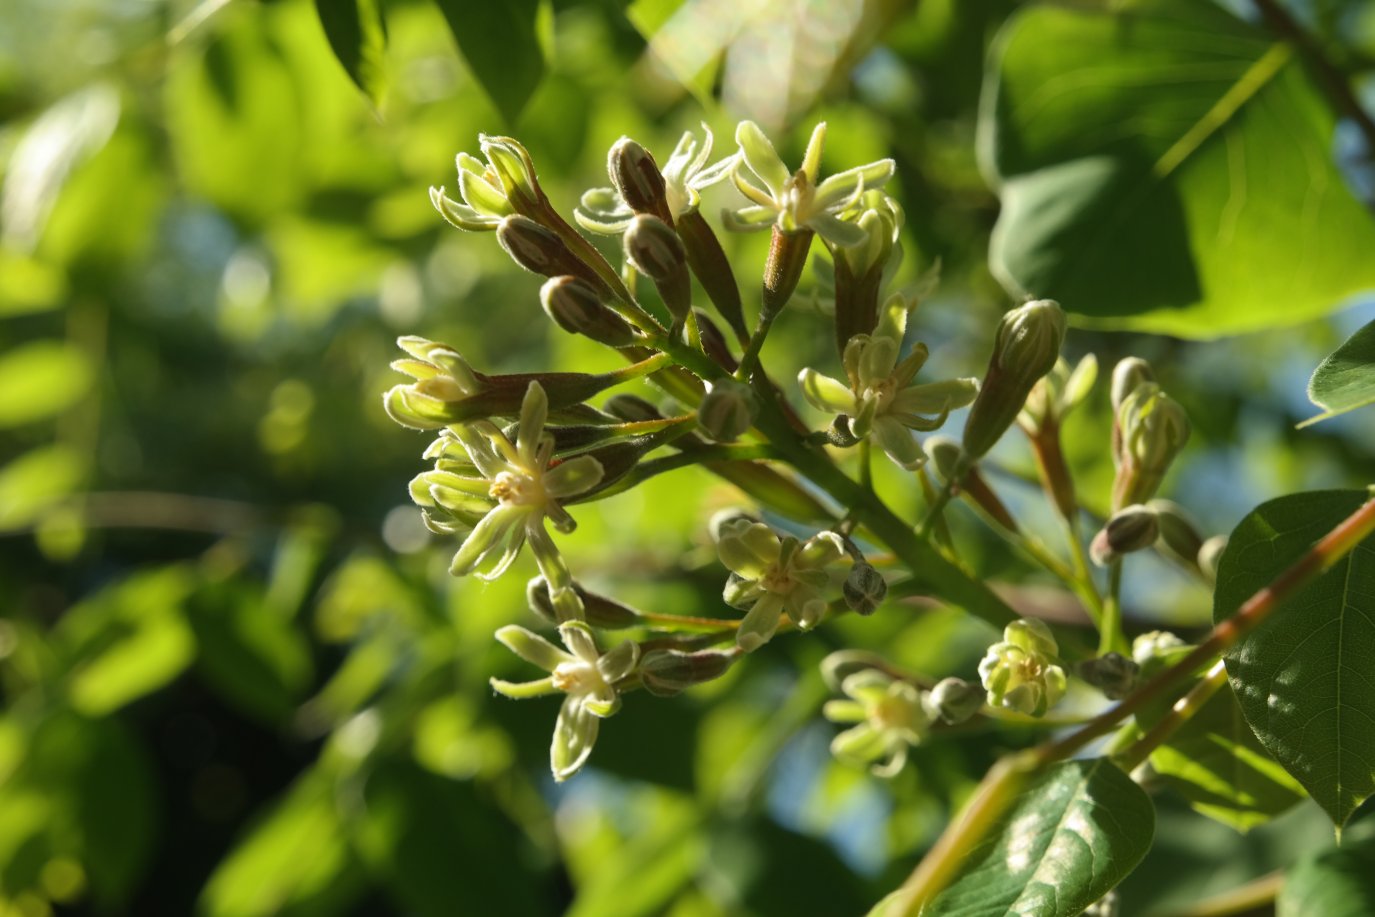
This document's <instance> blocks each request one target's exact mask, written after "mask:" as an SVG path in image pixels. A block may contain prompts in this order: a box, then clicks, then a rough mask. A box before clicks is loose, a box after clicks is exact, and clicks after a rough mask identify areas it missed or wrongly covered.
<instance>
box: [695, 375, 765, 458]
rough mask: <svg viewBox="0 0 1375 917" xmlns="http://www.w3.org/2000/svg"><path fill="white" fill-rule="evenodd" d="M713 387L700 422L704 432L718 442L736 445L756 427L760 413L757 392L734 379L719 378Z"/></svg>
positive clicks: (700, 409) (699, 412)
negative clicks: (756, 420) (757, 404)
mask: <svg viewBox="0 0 1375 917" xmlns="http://www.w3.org/2000/svg"><path fill="white" fill-rule="evenodd" d="M710 385H711V388H710V390H709V391H708V392H707V393H706V395H705V396H704V397H703V398H702V403H701V405H699V406H698V408H697V422H698V424H699V425H700V426H701V428H702V432H703V433H705V434H706V435H707V436H709V437H711V438H712V439H713V440H715V441H716V442H718V443H730V442H734V441H735V440H737V439H739V438H740V436H741V434H743V433H744V432H745V431H746V430H748V429H749V428H750V427H751V426H753V424H754V416H755V413H756V412H757V410H758V407H757V406H756V404H755V400H754V392H752V391H750V387H749V386H748V385H746V384H745V383H743V382H739V381H737V380H735V379H731V378H723V379H717V380H716V381H715V382H712V383H710Z"/></svg>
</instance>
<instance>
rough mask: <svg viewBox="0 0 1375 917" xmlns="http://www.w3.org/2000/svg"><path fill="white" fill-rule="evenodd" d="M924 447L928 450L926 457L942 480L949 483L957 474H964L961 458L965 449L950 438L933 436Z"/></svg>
mask: <svg viewBox="0 0 1375 917" xmlns="http://www.w3.org/2000/svg"><path fill="white" fill-rule="evenodd" d="M922 446H923V448H924V449H925V450H926V457H927V458H929V459H930V460H931V464H932V465H933V466H935V469H936V471H937V472H938V473H939V474H940V476H941V480H943V481H948V480H950V479H951V478H952V477H953V476H954V475H955V474H957V473H961V474H962V473H963V470H962V469H960V456H961V455H962V454H963V453H964V449H963V448H961V446H960V444H959V443H957V442H955V441H954V440H953V439H951V438H950V437H948V436H932V437H929V438H928V439H927V440H926V442H925V443H923V444H922Z"/></svg>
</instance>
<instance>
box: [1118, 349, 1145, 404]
mask: <svg viewBox="0 0 1375 917" xmlns="http://www.w3.org/2000/svg"><path fill="white" fill-rule="evenodd" d="M1154 381H1155V370H1153V369H1151V364H1149V363H1147V362H1146V361H1145V360H1143V359H1141V358H1140V357H1127V358H1126V359H1124V360H1121V361H1120V362H1118V364H1117V365H1116V366H1115V367H1113V370H1112V409H1113V410H1114V411H1116V410H1118V409H1119V408H1121V407H1122V402H1124V401H1126V400H1127V396H1128V395H1130V394H1131V393H1132V392H1134V391H1136V389H1137V388H1138V387H1139V386H1140V385H1141V383H1143V382H1154Z"/></svg>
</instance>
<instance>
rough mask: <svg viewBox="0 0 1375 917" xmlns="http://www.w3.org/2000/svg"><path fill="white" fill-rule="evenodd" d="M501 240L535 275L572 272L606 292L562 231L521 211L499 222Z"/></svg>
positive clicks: (511, 254)
mask: <svg viewBox="0 0 1375 917" xmlns="http://www.w3.org/2000/svg"><path fill="white" fill-rule="evenodd" d="M497 241H498V242H499V243H501V247H502V248H504V249H505V250H506V253H507V254H508V255H510V256H511V260H512V261H514V262H515V263H516V264H518V265H520V266H521V267H523V268H525V269H526V270H527V271H529V272H531V273H532V274H541V275H543V276H545V277H558V276H560V275H563V274H570V275H572V276H574V277H577V278H578V279H580V280H584V281H586V282H587V283H589V284H591V285H592V286H593V287H594V288H595V289H597V290H599V291H602V290H604V289H605V288H604V285H603V284H602V282H601V280H600V279H598V277H597V275H596V274H595V273H593V271H592V269H591V268H589V267H588V266H587V265H586V264H585V263H584V262H583V261H582V260H581V259H580V258H578V256H577V255H575V254H573V252H572V251H571V250H570V249H569V248H568V245H567V244H566V243H565V242H564V241H563V239H561V238H559V236H558V234H557V233H555V232H553V231H551V230H548V229H545V228H544V227H543V226H541V225H540V224H539V223H536V222H535V221H534V220H532V219H530V218H529V217H527V216H522V215H521V214H518V213H516V214H512V215H511V216H508V217H503V218H502V220H501V222H500V223H499V224H497Z"/></svg>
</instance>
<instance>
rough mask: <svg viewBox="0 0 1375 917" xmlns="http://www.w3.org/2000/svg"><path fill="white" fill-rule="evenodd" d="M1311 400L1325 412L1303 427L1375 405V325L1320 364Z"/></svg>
mask: <svg viewBox="0 0 1375 917" xmlns="http://www.w3.org/2000/svg"><path fill="white" fill-rule="evenodd" d="M1308 400H1309V401H1311V402H1313V403H1314V404H1316V405H1317V406H1318V407H1320V408H1323V409H1324V411H1323V413H1321V414H1319V415H1318V416H1317V417H1310V418H1309V419H1307V420H1305V421H1304V422H1303V423H1301V424H1299V426H1301V427H1306V426H1308V425H1309V424H1311V423H1317V422H1318V421H1320V420H1326V419H1327V418H1329V417H1336V416H1337V415H1338V414H1345V413H1346V412H1347V411H1354V410H1355V409H1356V408H1360V407H1365V406H1366V405H1368V404H1372V403H1375V322H1371V323H1370V324H1368V325H1366V326H1365V327H1364V328H1362V329H1361V330H1360V331H1357V332H1356V333H1355V334H1353V335H1351V337H1349V338H1347V339H1346V343H1344V344H1342V346H1340V347H1338V348H1337V349H1336V350H1334V351H1332V353H1331V354H1329V355H1328V357H1327V359H1325V360H1323V361H1322V362H1321V363H1319V364H1318V368H1317V369H1316V370H1314V371H1313V378H1311V379H1309V380H1308Z"/></svg>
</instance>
